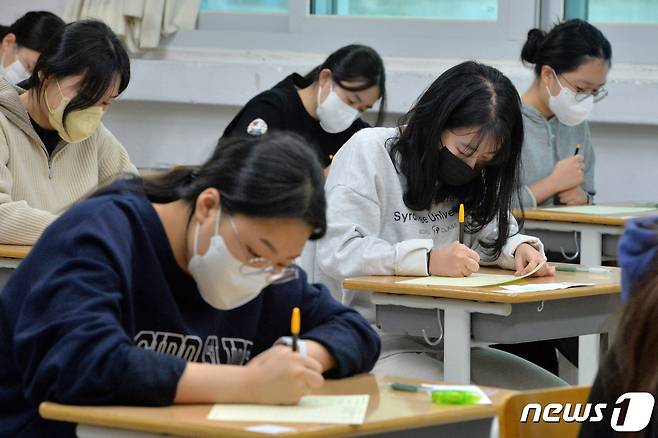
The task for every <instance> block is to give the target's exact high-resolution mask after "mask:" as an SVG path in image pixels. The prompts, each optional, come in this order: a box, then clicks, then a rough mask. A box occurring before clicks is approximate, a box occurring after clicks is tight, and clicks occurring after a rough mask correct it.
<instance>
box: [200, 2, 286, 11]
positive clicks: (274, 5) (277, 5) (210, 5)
mask: <svg viewBox="0 0 658 438" xmlns="http://www.w3.org/2000/svg"><path fill="white" fill-rule="evenodd" d="M201 12H238V13H244V12H247V13H261V14H285V13H287V12H288V0H202V1H201Z"/></svg>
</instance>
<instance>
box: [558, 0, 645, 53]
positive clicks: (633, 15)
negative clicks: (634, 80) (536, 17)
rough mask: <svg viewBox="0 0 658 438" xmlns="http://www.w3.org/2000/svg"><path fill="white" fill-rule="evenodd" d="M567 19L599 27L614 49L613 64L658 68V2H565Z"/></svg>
mask: <svg viewBox="0 0 658 438" xmlns="http://www.w3.org/2000/svg"><path fill="white" fill-rule="evenodd" d="M564 18H565V19H571V18H581V19H583V20H587V21H589V22H590V23H592V24H594V25H595V26H596V27H598V28H599V29H600V30H601V32H603V34H604V35H605V36H606V37H607V38H608V40H609V41H610V44H611V45H612V62H613V65H614V63H619V62H622V63H632V64H658V50H656V41H658V1H657V0H632V1H630V0H565V2H564Z"/></svg>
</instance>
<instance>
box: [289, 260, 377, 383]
mask: <svg viewBox="0 0 658 438" xmlns="http://www.w3.org/2000/svg"><path fill="white" fill-rule="evenodd" d="M300 271H301V274H300V279H299V281H300V283H301V285H302V287H303V290H302V297H301V305H300V311H301V314H302V333H301V338H303V339H311V340H314V341H316V342H319V343H320V344H322V345H323V346H324V347H325V348H326V349H327V350H329V352H330V353H331V354H332V356H333V357H334V359H336V367H335V368H334V369H332V370H330V371H329V372H328V373H327V376H328V377H335V378H338V377H346V376H350V375H353V374H357V373H363V372H368V371H370V370H371V369H372V368H373V366H375V362H377V358H378V357H379V352H380V349H381V344H380V340H379V336H378V335H377V333H376V332H375V331H374V330H373V328H372V327H371V326H370V324H369V323H368V321H366V319H365V318H363V317H362V316H361V314H359V313H358V312H357V311H356V310H354V309H352V308H349V307H347V306H344V305H343V304H341V303H339V302H338V301H336V300H335V299H334V298H333V297H332V296H331V294H330V293H329V290H328V289H327V288H326V287H325V286H323V285H320V284H309V283H308V282H307V281H306V273H304V272H303V271H302V270H301V269H300Z"/></svg>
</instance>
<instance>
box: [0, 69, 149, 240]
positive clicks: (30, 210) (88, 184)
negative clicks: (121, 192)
mask: <svg viewBox="0 0 658 438" xmlns="http://www.w3.org/2000/svg"><path fill="white" fill-rule="evenodd" d="M23 92H24V91H23V90H21V89H20V88H17V87H14V86H12V85H10V84H9V83H8V82H7V81H5V80H4V79H0V243H6V244H21V245H30V244H33V243H34V242H35V241H36V240H37V239H38V238H39V236H40V235H41V232H42V231H43V230H44V229H45V228H46V227H47V226H48V225H49V224H50V223H51V222H52V221H53V220H55V218H56V217H57V215H58V214H59V213H60V212H61V211H62V210H64V209H66V208H67V207H68V206H70V205H71V204H72V203H73V202H75V201H77V200H79V199H80V198H81V197H83V196H84V195H86V194H88V193H89V192H90V191H91V190H93V189H94V188H95V187H96V186H98V185H99V184H104V183H106V182H108V181H110V180H111V179H112V178H113V177H114V176H115V175H117V174H120V173H126V172H129V173H137V169H135V166H133V165H132V163H131V162H130V159H129V158H128V153H127V152H126V150H125V149H124V148H123V146H121V144H120V143H119V142H118V141H117V139H116V138H115V137H114V136H113V135H112V134H111V133H110V131H108V130H107V129H106V128H105V126H103V125H102V124H101V125H100V126H99V127H98V129H97V130H96V132H95V133H94V134H93V135H92V136H91V137H89V138H88V139H86V140H84V141H82V142H80V143H71V144H69V143H66V142H65V141H63V140H62V141H60V143H59V144H58V145H57V147H56V148H55V150H54V151H53V154H52V155H51V156H50V157H49V156H48V153H47V151H46V147H45V146H44V145H43V143H42V142H41V140H40V139H39V136H38V135H37V133H36V132H35V131H34V129H33V128H32V124H31V123H30V119H29V116H28V114H27V111H26V110H25V108H24V107H23V105H22V103H21V101H20V99H19V97H18V96H19V93H23Z"/></svg>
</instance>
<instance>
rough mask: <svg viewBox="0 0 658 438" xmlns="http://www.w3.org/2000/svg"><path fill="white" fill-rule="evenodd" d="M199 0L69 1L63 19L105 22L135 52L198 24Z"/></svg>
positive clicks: (152, 47) (155, 44) (149, 47)
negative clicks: (87, 19)
mask: <svg viewBox="0 0 658 438" xmlns="http://www.w3.org/2000/svg"><path fill="white" fill-rule="evenodd" d="M200 3H201V1H200V0H68V1H67V3H66V7H65V10H64V15H63V17H62V18H63V19H64V21H66V22H72V21H75V20H79V19H82V18H95V19H98V20H101V21H103V22H104V23H106V24H107V25H108V26H110V27H111V28H112V30H113V31H114V32H115V33H116V34H117V35H119V37H121V38H122V39H123V41H124V42H125V44H126V47H127V48H128V50H129V51H131V52H133V53H138V52H141V51H143V50H148V49H154V48H157V47H158V46H159V45H160V38H161V37H163V36H165V37H166V36H169V35H172V34H174V33H176V32H177V31H178V30H181V29H184V30H191V29H194V28H195V26H196V20H197V17H198V15H199V8H200V6H201V5H200Z"/></svg>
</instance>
